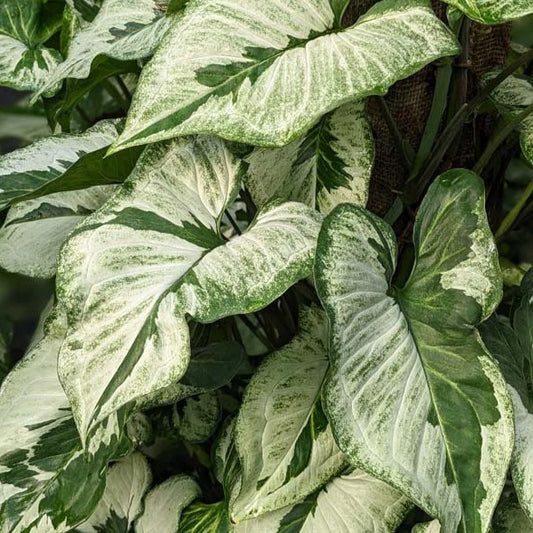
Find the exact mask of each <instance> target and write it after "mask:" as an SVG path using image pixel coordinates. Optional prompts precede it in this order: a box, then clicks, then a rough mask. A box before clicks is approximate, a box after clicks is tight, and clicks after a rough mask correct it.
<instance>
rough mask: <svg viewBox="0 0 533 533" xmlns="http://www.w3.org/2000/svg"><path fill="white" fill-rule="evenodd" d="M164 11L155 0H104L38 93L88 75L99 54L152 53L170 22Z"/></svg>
mask: <svg viewBox="0 0 533 533" xmlns="http://www.w3.org/2000/svg"><path fill="white" fill-rule="evenodd" d="M163 15H164V13H163V11H162V10H160V9H159V8H158V6H157V2H155V1H154V0H104V2H103V4H102V6H101V8H100V10H99V11H98V13H97V14H96V16H95V18H94V20H93V21H91V22H90V23H88V24H84V25H82V26H81V27H80V28H79V30H78V31H77V32H76V33H75V34H74V35H73V37H72V40H71V42H70V44H69V47H68V50H67V57H66V58H65V60H64V61H63V62H61V63H59V64H58V65H57V66H56V67H55V68H54V69H52V70H51V72H50V74H49V75H48V77H47V79H46V83H45V84H44V86H43V87H42V88H41V90H40V91H39V94H40V93H43V92H45V91H47V90H50V89H52V88H53V87H54V86H57V85H58V84H59V83H61V82H62V81H63V80H64V79H65V78H78V79H80V78H87V77H88V76H89V74H90V72H91V64H92V62H93V60H94V59H95V58H96V57H97V56H99V55H105V56H107V57H110V58H112V59H118V60H121V61H128V60H132V59H142V58H144V57H148V56H150V55H151V54H152V53H153V52H154V50H155V48H156V47H157V45H158V44H159V41H160V40H161V38H162V37H163V36H164V34H165V32H166V30H167V28H168V25H169V21H170V19H169V18H166V17H164V16H163Z"/></svg>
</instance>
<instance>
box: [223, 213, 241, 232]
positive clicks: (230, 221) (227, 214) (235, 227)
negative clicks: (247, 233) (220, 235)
mask: <svg viewBox="0 0 533 533" xmlns="http://www.w3.org/2000/svg"><path fill="white" fill-rule="evenodd" d="M224 213H225V215H226V216H227V217H228V220H229V223H230V224H231V225H232V227H233V229H234V230H235V231H236V233H237V235H242V231H241V229H240V228H239V225H238V224H237V222H235V220H234V219H233V217H232V216H231V215H230V214H229V211H228V210H227V209H226V210H225V211H224Z"/></svg>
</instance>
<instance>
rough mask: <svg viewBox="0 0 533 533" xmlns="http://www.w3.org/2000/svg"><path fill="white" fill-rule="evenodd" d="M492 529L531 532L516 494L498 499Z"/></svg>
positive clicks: (531, 524) (502, 532)
mask: <svg viewBox="0 0 533 533" xmlns="http://www.w3.org/2000/svg"><path fill="white" fill-rule="evenodd" d="M492 531H493V533H533V522H532V521H531V520H529V519H528V517H527V516H526V514H525V513H524V511H523V510H522V508H521V507H520V504H519V503H518V501H517V499H516V494H514V493H511V494H508V495H505V496H504V497H503V498H502V500H501V501H500V504H499V505H498V507H497V509H496V512H495V513H494V520H493V523H492ZM432 533H433V532H432ZM435 533H439V532H438V531H437V532H435Z"/></svg>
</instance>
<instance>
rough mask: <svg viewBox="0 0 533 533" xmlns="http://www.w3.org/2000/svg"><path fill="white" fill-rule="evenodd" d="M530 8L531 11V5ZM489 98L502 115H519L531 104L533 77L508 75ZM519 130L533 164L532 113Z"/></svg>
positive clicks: (532, 101) (526, 152)
mask: <svg viewBox="0 0 533 533" xmlns="http://www.w3.org/2000/svg"><path fill="white" fill-rule="evenodd" d="M531 10H532V12H533V6H532V8H531ZM497 74H498V72H497V71H493V72H491V73H489V74H488V75H487V76H486V77H485V79H486V80H488V79H490V78H492V77H494V76H496V75H497ZM491 99H492V101H493V102H494V103H495V104H496V106H497V107H498V108H499V110H500V111H501V112H502V113H503V114H504V116H505V115H507V116H510V117H513V116H516V115H519V114H520V113H521V112H522V111H524V110H525V109H526V108H527V107H528V106H531V105H533V79H531V78H528V77H524V76H518V75H513V76H509V77H507V78H506V79H505V80H503V82H502V83H500V85H498V87H496V89H494V91H492V93H491ZM519 130H520V145H521V147H522V152H523V154H524V157H525V158H526V159H527V160H528V161H529V162H530V163H531V164H532V165H533V114H531V115H529V116H527V117H526V118H525V119H524V120H523V121H522V122H521V123H520V125H519Z"/></svg>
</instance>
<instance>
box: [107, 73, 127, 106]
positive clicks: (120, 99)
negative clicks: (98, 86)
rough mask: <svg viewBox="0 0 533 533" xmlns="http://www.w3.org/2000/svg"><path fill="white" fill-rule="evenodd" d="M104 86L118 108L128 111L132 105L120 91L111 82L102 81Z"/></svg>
mask: <svg viewBox="0 0 533 533" xmlns="http://www.w3.org/2000/svg"><path fill="white" fill-rule="evenodd" d="M102 85H103V86H104V89H105V90H106V91H107V92H108V94H109V96H111V98H113V100H114V101H115V102H116V103H117V104H118V106H119V107H121V108H122V110H123V111H127V110H128V108H129V106H130V103H129V102H128V101H127V100H126V99H125V98H124V96H123V95H122V94H121V93H120V91H119V90H118V89H117V88H116V87H115V86H114V85H113V84H112V83H111V82H110V81H109V80H104V81H102Z"/></svg>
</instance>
